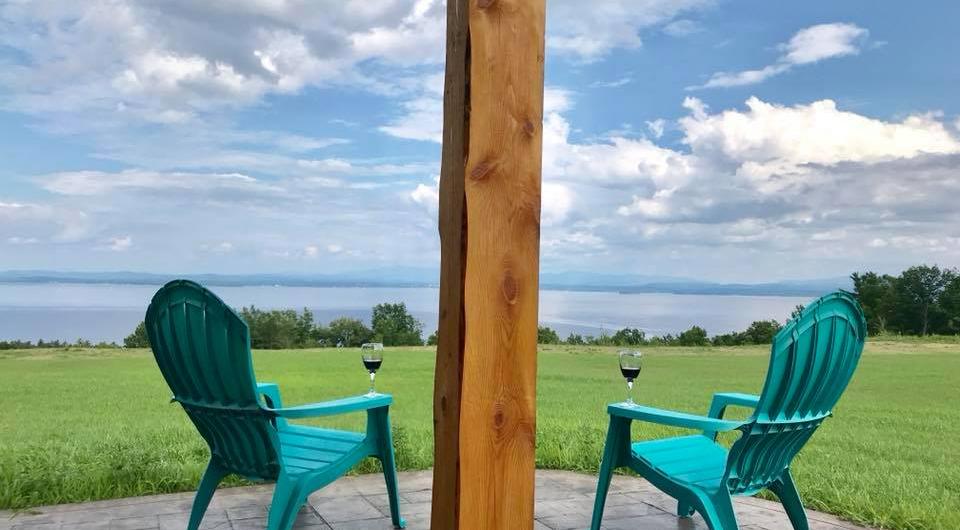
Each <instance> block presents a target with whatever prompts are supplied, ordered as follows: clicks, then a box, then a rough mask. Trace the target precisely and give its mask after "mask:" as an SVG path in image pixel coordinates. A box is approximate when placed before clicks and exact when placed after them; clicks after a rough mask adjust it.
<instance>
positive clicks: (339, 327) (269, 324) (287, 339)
mask: <svg viewBox="0 0 960 530" xmlns="http://www.w3.org/2000/svg"><path fill="white" fill-rule="evenodd" d="M239 313H240V316H241V317H243V320H244V321H246V323H247V327H248V328H249V329H250V346H251V347H253V348H256V349H258V350H280V349H298V348H318V347H331V346H333V347H337V346H341V347H349V348H353V347H358V346H360V345H361V344H363V343H366V342H381V343H383V345H384V346H422V345H423V324H422V323H421V322H420V321H419V320H417V319H416V318H414V317H413V315H411V314H410V312H409V311H407V306H406V304H404V303H403V302H400V303H396V304H377V305H376V306H374V307H373V311H372V316H371V319H370V324H371V325H370V326H369V327H368V326H367V325H366V324H365V323H364V322H363V321H362V320H360V319H356V318H347V317H341V318H337V319H335V320H333V321H331V322H330V323H328V324H318V323H316V322H315V321H314V318H313V312H312V311H310V310H309V309H307V308H303V310H302V311H299V312H298V311H296V310H293V309H271V310H264V309H259V308H257V307H254V306H250V307H243V308H241V309H240V311H239ZM123 345H124V346H125V347H127V348H148V347H150V342H149V340H148V338H147V330H146V327H145V326H144V324H143V323H142V322H141V323H140V324H139V325H138V326H137V328H136V329H135V330H134V331H133V333H131V334H130V335H129V336H127V338H125V339H124V341H123Z"/></svg>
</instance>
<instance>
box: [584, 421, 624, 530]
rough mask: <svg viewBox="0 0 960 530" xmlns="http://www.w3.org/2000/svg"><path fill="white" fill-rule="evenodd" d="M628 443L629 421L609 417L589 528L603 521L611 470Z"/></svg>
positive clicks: (611, 474)
mask: <svg viewBox="0 0 960 530" xmlns="http://www.w3.org/2000/svg"><path fill="white" fill-rule="evenodd" d="M624 444H626V445H627V446H629V444H630V421H629V420H624V419H623V418H617V417H613V416H611V417H610V427H609V429H608V430H607V441H606V443H605V444H604V446H603V460H601V461H600V473H599V474H598V476H597V496H596V498H595V499H594V501H593V520H592V521H591V523H590V529H591V530H599V529H600V523H601V522H602V521H603V507H604V505H605V504H606V502H607V492H608V491H609V490H610V480H611V479H612V478H613V470H614V469H616V468H617V467H619V466H620V465H621V464H623V462H621V457H622V455H623V451H624V449H623V445H624Z"/></svg>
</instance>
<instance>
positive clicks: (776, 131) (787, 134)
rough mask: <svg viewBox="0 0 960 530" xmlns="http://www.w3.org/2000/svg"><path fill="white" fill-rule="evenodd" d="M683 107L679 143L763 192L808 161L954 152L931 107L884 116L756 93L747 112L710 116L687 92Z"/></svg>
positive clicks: (958, 145)
mask: <svg viewBox="0 0 960 530" xmlns="http://www.w3.org/2000/svg"><path fill="white" fill-rule="evenodd" d="M684 106H685V107H687V108H688V109H690V110H691V114H690V115H689V116H687V117H684V118H681V119H680V121H679V124H680V127H681V128H682V129H683V131H684V140H683V141H684V143H686V144H687V145H689V146H690V148H691V149H692V150H693V151H694V152H695V153H707V154H712V153H716V154H719V155H722V157H723V158H724V159H726V160H727V161H729V162H732V163H734V164H736V172H737V174H738V175H739V176H742V177H745V178H747V179H750V180H753V181H755V182H757V183H758V184H759V185H760V187H759V190H760V191H763V192H773V191H778V190H780V189H782V188H783V187H784V186H786V185H789V184H791V183H792V182H795V180H796V179H795V178H792V177H795V176H797V175H804V174H806V173H808V170H807V168H806V166H808V165H811V164H819V165H833V164H837V163H839V162H865V163H875V162H880V161H885V160H895V159H900V158H913V157H916V156H919V155H922V154H949V153H956V152H958V151H960V141H958V140H957V139H956V138H955V137H954V136H953V135H952V134H951V133H950V132H949V131H948V130H947V128H946V127H945V125H944V123H943V122H942V121H940V120H938V119H937V118H936V117H935V116H934V115H933V114H916V115H911V116H908V117H906V118H905V119H903V120H902V121H899V122H887V121H882V120H878V119H873V118H869V117H866V116H862V115H859V114H856V113H853V112H849V111H842V110H840V109H838V108H837V105H836V103H835V102H834V101H831V100H821V101H815V102H813V103H810V104H807V105H795V106H792V107H786V106H782V105H775V104H771V103H766V102H764V101H761V100H760V99H758V98H756V97H751V98H750V99H748V100H747V102H746V106H747V110H746V111H737V110H728V111H724V112H720V113H718V114H713V115H710V114H707V113H706V111H705V106H704V104H703V103H702V102H701V101H699V100H697V99H694V98H688V99H687V100H686V101H685V102H684Z"/></svg>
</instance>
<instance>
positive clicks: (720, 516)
mask: <svg viewBox="0 0 960 530" xmlns="http://www.w3.org/2000/svg"><path fill="white" fill-rule="evenodd" d="M698 500H699V501H700V504H702V505H703V509H702V510H698V511H699V512H700V515H702V516H703V518H704V520H706V521H707V526H709V527H710V530H738V529H739V528H740V526H739V525H738V524H737V514H736V513H734V511H733V499H732V498H731V497H730V493H729V492H727V491H725V490H723V491H719V492H717V493H715V494H713V495H705V494H704V495H698Z"/></svg>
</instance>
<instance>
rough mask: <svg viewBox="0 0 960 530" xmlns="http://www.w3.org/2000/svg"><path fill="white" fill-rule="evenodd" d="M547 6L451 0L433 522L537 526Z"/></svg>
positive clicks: (529, 0) (526, 1)
mask: <svg viewBox="0 0 960 530" xmlns="http://www.w3.org/2000/svg"><path fill="white" fill-rule="evenodd" d="M544 16H545V0H449V1H448V4H447V76H446V90H445V93H444V144H443V156H442V163H441V183H440V233H441V259H442V261H443V263H442V264H441V288H440V326H439V332H440V335H439V345H438V350H437V372H436V374H437V375H436V377H437V379H436V383H435V396H434V421H435V442H436V446H435V451H436V458H435V467H434V493H433V495H434V496H433V519H432V527H433V528H434V529H436V530H442V529H457V530H466V529H478V530H480V529H484V530H486V529H514V528H517V529H531V528H532V527H533V499H534V497H533V489H534V464H535V454H534V450H535V435H536V364H537V358H536V342H537V340H536V339H537V302H538V292H539V286H538V280H539V277H538V271H539V246H540V169H541V154H542V143H543V139H542V121H543V51H544V24H545V20H544ZM454 425H456V427H454Z"/></svg>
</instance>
